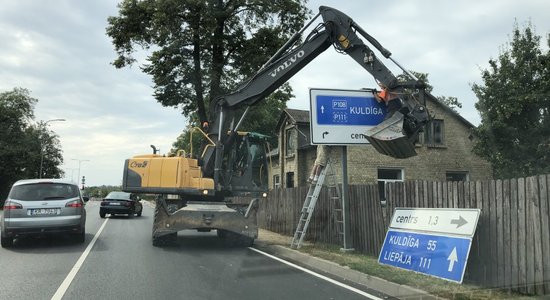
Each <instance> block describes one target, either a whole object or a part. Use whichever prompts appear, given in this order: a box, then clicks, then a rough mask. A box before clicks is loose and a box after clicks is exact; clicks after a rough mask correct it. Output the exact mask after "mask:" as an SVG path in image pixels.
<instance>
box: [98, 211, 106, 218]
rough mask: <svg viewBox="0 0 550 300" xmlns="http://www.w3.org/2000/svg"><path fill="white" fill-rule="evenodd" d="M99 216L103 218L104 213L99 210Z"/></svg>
mask: <svg viewBox="0 0 550 300" xmlns="http://www.w3.org/2000/svg"><path fill="white" fill-rule="evenodd" d="M99 216H100V217H101V218H102V219H103V218H105V213H104V212H101V211H100V212H99Z"/></svg>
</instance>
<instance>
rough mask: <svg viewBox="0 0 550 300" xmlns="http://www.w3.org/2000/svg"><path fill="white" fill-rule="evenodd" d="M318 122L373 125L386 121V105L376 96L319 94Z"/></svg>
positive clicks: (323, 123) (325, 123) (317, 98)
mask: <svg viewBox="0 0 550 300" xmlns="http://www.w3.org/2000/svg"><path fill="white" fill-rule="evenodd" d="M316 100H317V101H316V104H317V105H316V107H315V109H316V112H317V124H319V125H371V126H376V125H378V124H380V123H381V122H382V121H384V116H385V115H386V106H385V105H384V104H383V103H378V101H376V99H374V97H354V96H346V95H337V96H335V95H322V94H321V95H317V97H316Z"/></svg>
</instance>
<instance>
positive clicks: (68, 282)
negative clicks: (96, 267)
mask: <svg viewBox="0 0 550 300" xmlns="http://www.w3.org/2000/svg"><path fill="white" fill-rule="evenodd" d="M108 220H109V219H105V221H103V224H102V225H101V227H100V228H99V230H98V231H97V233H96V234H95V236H94V238H93V239H92V241H91V242H90V244H88V247H86V250H84V252H82V255H80V258H79V259H78V260H77V261H76V263H75V264H74V266H73V268H72V269H71V272H69V274H68V275H67V277H65V280H63V282H62V283H61V285H60V286H59V288H57V291H56V292H55V294H54V295H53V297H52V300H61V298H63V295H65V292H66V291H67V289H69V286H70V285H71V282H73V279H74V277H75V276H76V273H78V270H80V267H82V265H83V264H84V261H85V260H86V257H88V254H90V251H91V250H92V247H93V246H94V244H95V242H96V241H97V238H99V235H100V234H101V232H102V231H103V228H105V224H107V221H108Z"/></svg>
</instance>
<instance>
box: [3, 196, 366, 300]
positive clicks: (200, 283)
mask: <svg viewBox="0 0 550 300" xmlns="http://www.w3.org/2000/svg"><path fill="white" fill-rule="evenodd" d="M98 204H99V203H97V202H89V203H88V204H87V207H86V210H87V214H88V218H87V223H86V232H87V234H86V242H85V243H84V244H77V243H74V242H73V241H71V240H70V239H68V238H63V237H45V238H25V239H17V240H16V243H15V246H14V247H13V248H9V249H3V248H1V249H0V298H1V299H54V298H52V297H54V295H57V296H59V295H61V296H63V297H62V299H366V298H365V296H364V295H360V294H358V293H356V292H354V291H352V290H350V289H348V288H346V287H345V286H340V285H337V284H334V283H331V282H328V281H325V280H323V279H321V278H318V277H316V276H312V275H311V274H308V273H305V272H303V271H301V270H299V269H296V268H293V267H291V266H288V265H286V264H283V263H281V262H279V261H276V260H274V259H272V258H270V257H267V256H265V255H262V254H261V253H258V252H256V251H254V250H252V249H250V248H242V247H241V248H236V247H230V246H228V245H226V244H224V243H223V241H222V240H220V239H218V238H217V237H216V234H215V232H212V233H197V232H193V231H189V232H186V231H184V232H180V233H179V234H178V241H177V244H176V245H174V246H171V247H166V248H156V247H153V246H152V244H151V227H152V215H153V209H152V208H151V207H150V206H148V205H144V213H143V216H141V217H134V218H127V217H110V218H107V219H100V218H99V212H98ZM100 229H101V233H100V234H99V235H96V233H98V231H99V230H100ZM92 242H94V244H93V247H88V245H90V243H92ZM87 248H88V251H86V250H87ZM86 252H87V256H86V255H84V256H83V253H86ZM56 292H57V294H56Z"/></svg>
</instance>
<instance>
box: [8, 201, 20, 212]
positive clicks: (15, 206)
mask: <svg viewBox="0 0 550 300" xmlns="http://www.w3.org/2000/svg"><path fill="white" fill-rule="evenodd" d="M22 208H23V205H21V204H19V203H16V202H12V201H9V200H8V201H6V202H5V203H4V210H10V209H22Z"/></svg>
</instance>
